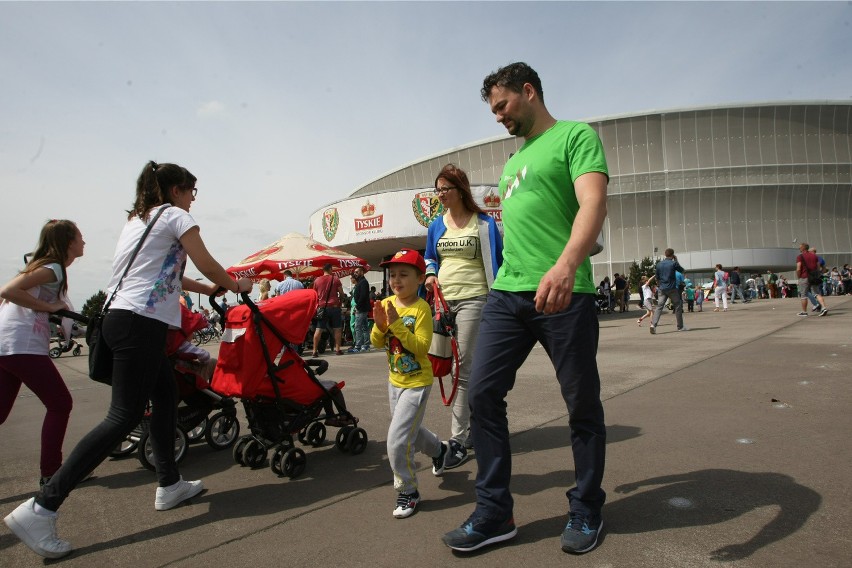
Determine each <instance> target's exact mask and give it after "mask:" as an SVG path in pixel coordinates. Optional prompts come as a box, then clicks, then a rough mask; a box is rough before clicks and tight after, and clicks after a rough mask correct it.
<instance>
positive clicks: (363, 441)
mask: <svg viewBox="0 0 852 568" xmlns="http://www.w3.org/2000/svg"><path fill="white" fill-rule="evenodd" d="M346 447H347V449H348V450H349V453H350V454H352V455H353V456H357V455H358V454H360V453H361V452H363V451H364V450H366V449H367V432H366V431H365V430H364V429H363V428H355V429H354V430H352V431H351V432H349V435H348V436H346Z"/></svg>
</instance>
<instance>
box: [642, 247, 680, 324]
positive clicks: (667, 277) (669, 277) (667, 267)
mask: <svg viewBox="0 0 852 568" xmlns="http://www.w3.org/2000/svg"><path fill="white" fill-rule="evenodd" d="M684 272H685V270H684V269H683V267H682V266H681V265H680V263H679V262H678V261H677V257H676V256H675V253H674V249H670V248H667V249H666V251H665V258H663V259H662V260H660V262H658V263H657V268H656V272H655V276H656V277H657V307H656V308H655V309H654V317H653V318H652V319H651V330H650V331H651V335H654V334H656V333H657V325H658V324H659V323H660V318H661V317H662V316H663V310H665V309H666V302H668V301H671V303H672V309H673V310H674V314H675V321H676V322H677V330H678V331H689V328H688V327H686V326H685V325H683V299H682V297H681V291H680V289H679V288H678V277H677V274H678V273H680V274H681V278H682V277H683V273H684Z"/></svg>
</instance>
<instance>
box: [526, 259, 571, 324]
mask: <svg viewBox="0 0 852 568" xmlns="http://www.w3.org/2000/svg"><path fill="white" fill-rule="evenodd" d="M574 277H575V272H574V271H573V270H570V269H569V268H567V267H565V266H563V265H560V264H557V265H554V266H553V267H552V268H551V269H550V270H548V271H547V273H546V274H545V275H544V276H543V277H542V279H541V282H539V283H538V289H537V290H536V291H535V309H536V311H537V312H541V313H544V314H555V313H556V312H561V311H562V310H564V309H565V308H567V307H568V305H569V304H570V303H571V294H572V292H573V290H574Z"/></svg>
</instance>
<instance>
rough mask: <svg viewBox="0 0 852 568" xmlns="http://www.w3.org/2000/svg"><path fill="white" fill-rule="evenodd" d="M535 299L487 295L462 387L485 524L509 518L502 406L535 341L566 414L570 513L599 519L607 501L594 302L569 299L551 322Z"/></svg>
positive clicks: (507, 455)
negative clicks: (572, 483) (546, 358)
mask: <svg viewBox="0 0 852 568" xmlns="http://www.w3.org/2000/svg"><path fill="white" fill-rule="evenodd" d="M534 296H535V293H534V292H503V291H498V290H492V291H491V292H490V293H489V294H488V302H487V303H486V304H485V308H484V309H483V312H482V321H481V322H480V326H479V338H478V340H477V342H476V350H475V352H474V357H473V367H472V369H471V376H470V380H469V383H468V389H469V390H468V396H469V401H470V407H471V412H472V415H471V428H470V431H471V437H472V440H473V447H474V448H476V461H477V464H478V466H479V471H478V473H477V476H476V510H477V513H478V514H479V515H481V516H484V517H487V518H490V519H500V520H503V519H505V518H506V517H508V516H510V515H511V514H512V508H513V504H514V502H513V499H512V495H511V493H510V491H509V481H510V479H511V476H512V450H511V447H510V445H509V424H508V418H507V412H506V400H505V399H506V395H507V394H508V392H509V391H510V390H511V389H512V387H513V386H514V384H515V377H516V374H517V370H518V369H519V368H520V366H521V365H522V364H523V362H524V360H525V359H526V358H527V356H528V355H529V353H530V351H531V350H532V348H533V346H534V345H535V343H536V341H538V342H540V343H541V345H542V346H543V347H544V349H545V351H546V352H547V354H548V356H549V357H550V360H551V361H552V362H553V366H554V368H555V369H556V379H557V381H558V382H559V386H560V389H561V393H562V398H563V399H564V400H565V404H566V406H567V408H568V415H569V425H570V428H571V447H572V451H573V454H574V471H575V479H576V483H577V485H576V487H574V488H572V489H570V490H569V491H568V492H567V496H568V501H569V503H570V507H571V510H572V511H574V512H579V513H584V514H586V515H598V514H600V510H601V507H603V503H604V500H605V499H606V494H605V493H604V491H603V490H602V489H601V481H602V479H603V472H604V463H605V456H606V426H605V424H604V412H603V405H602V404H601V399H600V377H599V375H598V367H597V359H596V354H597V347H598V333H599V330H598V317H597V313H596V311H595V305H594V296H593V295H591V294H574V296H573V298H572V300H571V304H570V305H569V306H568V308H566V309H565V310H564V311H562V312H559V313H557V314H551V315H544V314H541V313H538V312H536V311H535V302H534V300H533V298H534ZM547 380H548V378H546V377H542V389H541V392H542V396H547V395H546V394H544V393H545V392H546V391H545V384H544V382H545V381H547Z"/></svg>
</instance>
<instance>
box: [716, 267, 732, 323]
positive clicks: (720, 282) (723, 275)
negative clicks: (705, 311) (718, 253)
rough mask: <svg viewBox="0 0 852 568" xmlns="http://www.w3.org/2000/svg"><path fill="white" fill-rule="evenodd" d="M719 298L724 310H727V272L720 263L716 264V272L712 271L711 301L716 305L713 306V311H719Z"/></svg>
mask: <svg viewBox="0 0 852 568" xmlns="http://www.w3.org/2000/svg"><path fill="white" fill-rule="evenodd" d="M719 300H722V306H723V307H724V311H726V312H727V311H728V273H727V272H725V271H724V270H722V265H721V264H717V265H716V272H714V273H713V303H714V304H715V305H716V307H715V308H713V311H714V312H718V311H719Z"/></svg>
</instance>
